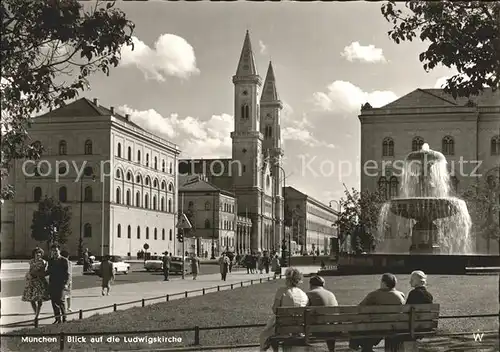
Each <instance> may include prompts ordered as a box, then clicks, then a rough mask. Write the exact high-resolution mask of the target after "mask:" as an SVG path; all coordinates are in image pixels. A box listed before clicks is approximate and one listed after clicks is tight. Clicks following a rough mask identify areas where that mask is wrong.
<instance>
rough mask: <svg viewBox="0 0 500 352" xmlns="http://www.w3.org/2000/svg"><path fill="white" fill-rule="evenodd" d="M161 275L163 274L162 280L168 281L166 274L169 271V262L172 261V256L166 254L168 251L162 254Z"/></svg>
mask: <svg viewBox="0 0 500 352" xmlns="http://www.w3.org/2000/svg"><path fill="white" fill-rule="evenodd" d="M162 261H163V276H164V278H165V279H164V281H169V279H168V274H169V273H170V262H171V261H172V258H170V256H169V255H168V252H165V253H164V256H163V259H162Z"/></svg>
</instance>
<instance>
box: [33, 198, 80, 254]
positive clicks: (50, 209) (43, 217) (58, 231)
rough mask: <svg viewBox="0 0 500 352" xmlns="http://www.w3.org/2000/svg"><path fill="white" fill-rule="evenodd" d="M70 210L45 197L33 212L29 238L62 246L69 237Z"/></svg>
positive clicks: (48, 244)
mask: <svg viewBox="0 0 500 352" xmlns="http://www.w3.org/2000/svg"><path fill="white" fill-rule="evenodd" d="M70 223H71V210H70V208H69V207H63V206H62V205H61V203H59V202H57V201H55V200H54V199H53V198H47V197H45V198H44V199H42V200H41V201H40V202H39V203H38V210H36V211H34V212H33V222H32V225H31V237H32V238H33V239H35V240H36V241H39V242H46V243H47V247H50V245H51V244H53V243H59V244H63V243H66V242H67V240H68V236H69V235H71V226H70Z"/></svg>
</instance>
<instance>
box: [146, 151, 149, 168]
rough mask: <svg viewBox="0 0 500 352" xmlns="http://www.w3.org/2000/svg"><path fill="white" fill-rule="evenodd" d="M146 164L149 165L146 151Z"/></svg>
mask: <svg viewBox="0 0 500 352" xmlns="http://www.w3.org/2000/svg"><path fill="white" fill-rule="evenodd" d="M146 166H149V153H146Z"/></svg>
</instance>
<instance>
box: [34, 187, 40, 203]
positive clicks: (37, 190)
mask: <svg viewBox="0 0 500 352" xmlns="http://www.w3.org/2000/svg"><path fill="white" fill-rule="evenodd" d="M40 199H42V189H41V188H40V187H35V189H34V190H33V201H35V202H39V201H40Z"/></svg>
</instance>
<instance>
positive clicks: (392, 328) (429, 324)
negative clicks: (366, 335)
mask: <svg viewBox="0 0 500 352" xmlns="http://www.w3.org/2000/svg"><path fill="white" fill-rule="evenodd" d="M437 326H438V321H437V320H433V321H416V322H415V330H417V331H418V330H426V331H429V330H433V329H436V328H437ZM409 329H410V324H409V323H408V322H379V323H351V324H323V325H310V326H308V332H310V333H319V332H322V333H325V332H329V333H352V332H371V331H376V332H379V333H381V334H383V333H387V334H388V335H390V334H391V333H395V332H397V331H404V332H407V331H408V330H409ZM303 331H304V327H303V326H297V325H296V326H280V325H277V326H276V334H277V335H285V334H300V333H302V332H303Z"/></svg>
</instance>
